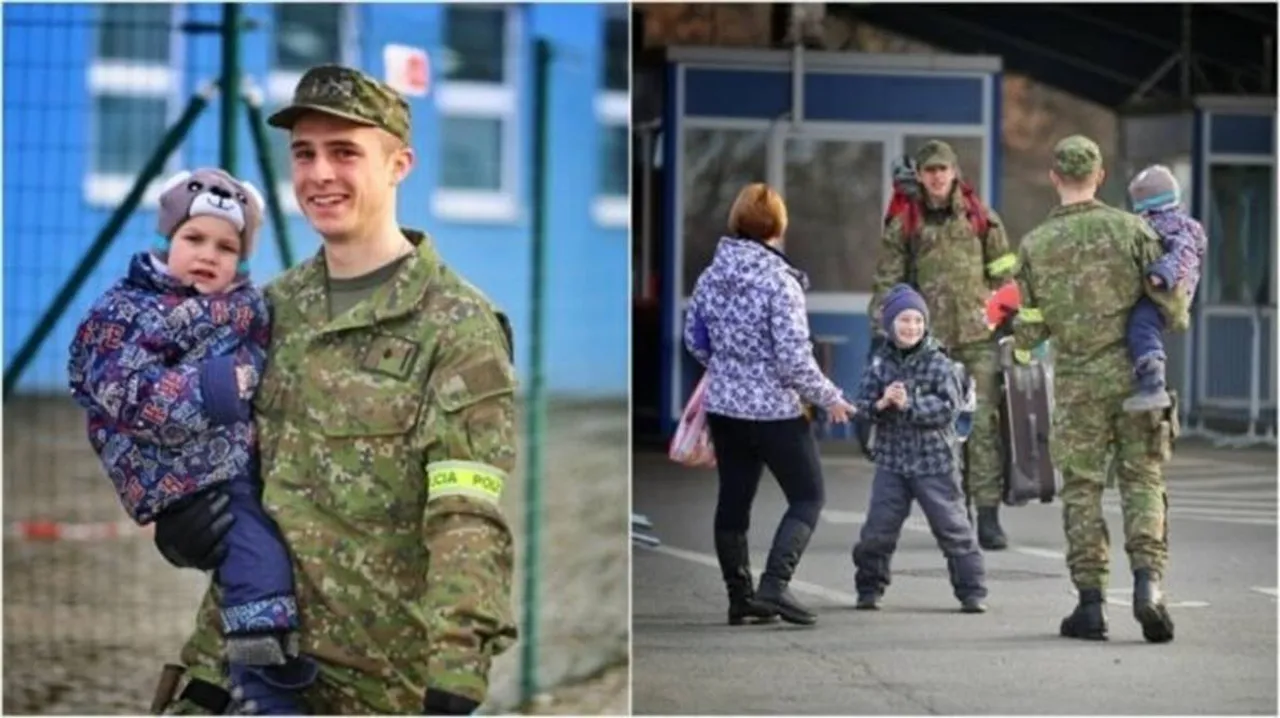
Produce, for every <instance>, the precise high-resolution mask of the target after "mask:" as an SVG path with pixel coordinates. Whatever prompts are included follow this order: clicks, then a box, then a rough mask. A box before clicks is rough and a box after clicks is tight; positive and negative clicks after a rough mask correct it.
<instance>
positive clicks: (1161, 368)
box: [1123, 165, 1209, 413]
mask: <svg viewBox="0 0 1280 718" xmlns="http://www.w3.org/2000/svg"><path fill="white" fill-rule="evenodd" d="M1129 201H1130V202H1132V203H1133V211H1134V212H1137V213H1138V215H1139V216H1141V217H1142V218H1143V219H1145V220H1146V221H1147V224H1148V225H1150V226H1151V228H1152V229H1153V230H1155V232H1156V234H1158V235H1160V243H1161V245H1162V246H1163V248H1164V254H1162V255H1161V256H1160V258H1159V259H1157V260H1156V261H1154V262H1152V263H1151V265H1150V266H1149V267H1147V268H1146V275H1147V281H1149V282H1151V283H1152V285H1153V286H1155V287H1156V288H1158V289H1162V290H1164V291H1166V292H1182V293H1183V294H1185V295H1186V300H1187V301H1186V306H1187V307H1188V308H1189V307H1190V306H1191V301H1192V300H1193V299H1194V298H1195V296H1196V287H1197V286H1198V285H1199V283H1200V265H1201V262H1202V261H1203V260H1204V254H1205V250H1206V249H1207V248H1208V245H1209V240H1208V237H1207V236H1206V235H1205V232H1204V227H1203V226H1201V224H1200V223H1199V222H1197V221H1196V220H1194V219H1192V218H1191V216H1190V215H1188V214H1187V213H1186V212H1185V211H1184V210H1183V209H1182V189H1181V187H1179V185H1178V179H1177V178H1176V177H1174V176H1173V172H1172V171H1171V170H1170V169H1169V168H1168V167H1165V166H1164V165H1152V166H1150V167H1148V168H1146V169H1144V170H1142V171H1141V172H1139V173H1138V174H1137V175H1135V176H1134V178H1133V181H1132V182H1130V183H1129ZM1167 328H1168V322H1167V321H1165V316H1164V315H1163V314H1162V313H1161V312H1160V309H1159V308H1157V307H1156V304H1155V302H1153V301H1151V298H1150V297H1148V296H1146V295H1145V294H1144V295H1143V296H1142V297H1141V298H1140V299H1139V300H1138V303H1137V304H1135V305H1134V307H1133V310H1132V311H1131V312H1130V313H1129V323H1128V326H1127V332H1126V334H1125V339H1126V341H1127V343H1128V347H1129V358H1130V359H1131V360H1132V361H1133V373H1134V379H1135V382H1134V383H1135V391H1134V393H1133V395H1132V396H1129V397H1128V398H1126V399H1125V400H1124V405H1123V408H1124V410H1125V411H1129V412H1138V413H1140V412H1147V411H1153V410H1155V409H1163V408H1165V407H1168V406H1171V405H1172V404H1173V398H1172V397H1170V396H1169V392H1168V390H1167V388H1166V386H1165V362H1166V360H1167V356H1166V354H1165V351H1164V338H1163V336H1162V335H1163V334H1164V331H1165V330H1166V329H1167Z"/></svg>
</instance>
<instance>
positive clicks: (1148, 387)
mask: <svg viewBox="0 0 1280 718" xmlns="http://www.w3.org/2000/svg"><path fill="white" fill-rule="evenodd" d="M1164 374H1165V361H1164V359H1163V358H1162V357H1160V356H1158V355H1157V356H1150V357H1143V358H1141V359H1139V360H1138V362H1137V364H1136V365H1135V366H1134V375H1135V377H1136V380H1137V381H1136V382H1135V383H1136V389H1137V390H1136V391H1135V392H1134V394H1133V396H1130V397H1129V398H1128V399H1125V400H1124V405H1123V408H1124V410H1125V411H1128V412H1133V413H1142V412H1147V411H1155V410H1156V409H1165V408H1168V407H1169V406H1171V405H1172V404H1173V401H1172V400H1171V399H1170V398H1169V392H1168V391H1166V389H1165V380H1164Z"/></svg>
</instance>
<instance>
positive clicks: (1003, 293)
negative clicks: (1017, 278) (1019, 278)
mask: <svg viewBox="0 0 1280 718" xmlns="http://www.w3.org/2000/svg"><path fill="white" fill-rule="evenodd" d="M1021 308H1022V291H1021V290H1019V289H1018V283H1017V282H1008V283H1006V284H1005V285H1004V286H1002V287H1000V288H999V289H997V290H996V291H995V292H993V293H992V294H991V298H989V299H988V300H987V307H986V314H987V328H988V329H991V330H994V329H996V328H997V327H999V326H1000V325H1002V324H1004V323H1005V322H1007V321H1009V320H1010V319H1012V318H1013V317H1014V316H1015V315H1016V314H1017V313H1018V310H1019V309H1021Z"/></svg>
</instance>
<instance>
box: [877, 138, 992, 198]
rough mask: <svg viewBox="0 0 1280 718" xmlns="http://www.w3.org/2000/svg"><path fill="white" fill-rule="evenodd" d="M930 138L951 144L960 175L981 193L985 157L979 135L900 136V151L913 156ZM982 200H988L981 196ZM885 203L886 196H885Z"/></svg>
mask: <svg viewBox="0 0 1280 718" xmlns="http://www.w3.org/2000/svg"><path fill="white" fill-rule="evenodd" d="M930 140H942V141H943V142H946V143H947V144H949V145H951V149H953V150H955V151H956V155H957V156H958V157H959V158H960V176H961V177H962V178H963V179H964V181H965V182H968V183H969V186H970V187H973V188H974V189H975V190H976V191H977V192H978V195H979V196H981V195H982V166H983V162H984V160H985V159H986V157H985V156H984V155H983V151H982V144H983V140H982V138H981V137H932V136H930V137H925V136H922V135H906V136H904V137H903V138H902V151H903V152H905V153H907V154H908V155H911V156H912V157H915V154H916V152H918V151H920V148H921V147H924V145H925V143H927V142H929V141H930ZM982 199H983V201H989V200H988V199H987V198H986V197H982ZM885 201H886V203H887V202H888V198H885Z"/></svg>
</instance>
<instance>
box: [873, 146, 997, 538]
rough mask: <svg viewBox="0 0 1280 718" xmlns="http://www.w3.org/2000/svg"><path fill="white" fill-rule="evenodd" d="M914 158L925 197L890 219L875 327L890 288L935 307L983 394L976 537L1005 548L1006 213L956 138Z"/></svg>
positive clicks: (971, 454) (972, 461)
mask: <svg viewBox="0 0 1280 718" xmlns="http://www.w3.org/2000/svg"><path fill="white" fill-rule="evenodd" d="M916 166H917V171H918V174H919V178H920V188H921V197H920V198H919V199H917V200H913V203H914V206H911V207H907V208H904V211H901V212H898V213H896V214H894V215H893V216H892V218H891V219H890V220H889V222H888V224H887V225H886V226H885V230H884V236H883V239H882V242H881V245H880V252H879V256H878V258H877V262H876V274H875V279H874V280H873V281H872V288H871V293H872V296H871V304H870V306H871V307H872V316H871V326H872V327H873V331H875V332H876V333H879V331H880V330H879V327H880V324H881V322H880V309H879V307H880V304H881V302H882V301H883V298H884V295H885V293H886V292H887V291H888V290H889V288H890V287H892V286H893V285H895V284H898V283H899V282H905V283H908V284H911V285H912V286H914V287H916V289H917V290H918V291H919V292H920V294H921V295H923V296H924V299H925V303H926V304H928V306H929V310H930V320H931V324H930V330H931V331H932V332H933V336H934V337H935V338H936V339H937V340H938V341H939V342H940V343H941V344H942V345H943V346H944V347H946V348H947V351H948V353H949V354H950V356H951V358H952V359H954V360H956V361H959V362H960V363H962V364H964V366H965V368H966V369H967V370H968V371H969V373H970V375H971V376H973V378H974V382H975V384H976V397H977V402H978V403H977V409H976V411H975V413H974V416H973V429H972V434H971V435H970V436H969V439H968V442H967V449H966V450H967V452H968V458H967V462H966V463H967V469H968V470H967V471H966V475H967V480H966V486H965V493H966V494H968V498H969V500H970V501H971V502H972V504H974V505H976V506H977V507H978V542H979V544H980V545H981V546H982V548H984V549H988V550H999V549H1003V548H1005V547H1006V546H1007V545H1008V540H1007V538H1006V537H1005V535H1004V530H1003V529H1002V528H1001V527H1000V517H999V507H1000V494H1001V490H1002V484H1003V477H1004V454H1003V450H1002V448H1001V440H1000V426H999V415H998V407H999V401H1000V397H999V379H998V376H999V366H998V364H997V361H996V345H995V341H994V339H993V338H992V335H991V331H990V330H989V329H988V328H987V325H986V321H985V318H984V316H983V307H984V306H985V303H986V300H987V297H988V296H989V295H990V294H991V291H992V290H993V289H995V288H996V287H998V286H1000V285H1001V284H1003V283H1004V282H1006V281H1008V279H1009V277H1010V276H1012V274H1013V270H1014V267H1015V261H1016V257H1015V255H1014V254H1013V253H1012V252H1011V251H1010V250H1009V243H1008V239H1007V237H1006V235H1005V230H1004V224H1003V223H1002V222H1001V221H1000V217H999V215H997V214H996V212H995V211H994V210H992V209H990V208H989V207H986V206H985V205H983V204H982V202H981V200H979V199H978V198H977V197H976V196H975V195H974V194H973V193H972V190H970V189H969V188H968V186H967V185H966V184H965V183H963V182H962V181H960V179H959V177H958V174H957V173H958V167H959V165H958V162H957V157H956V153H955V150H953V149H952V148H951V146H950V145H948V144H947V143H945V142H941V141H938V140H934V141H931V142H928V143H926V144H925V145H924V146H923V147H922V148H920V151H919V152H917V153H916Z"/></svg>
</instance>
